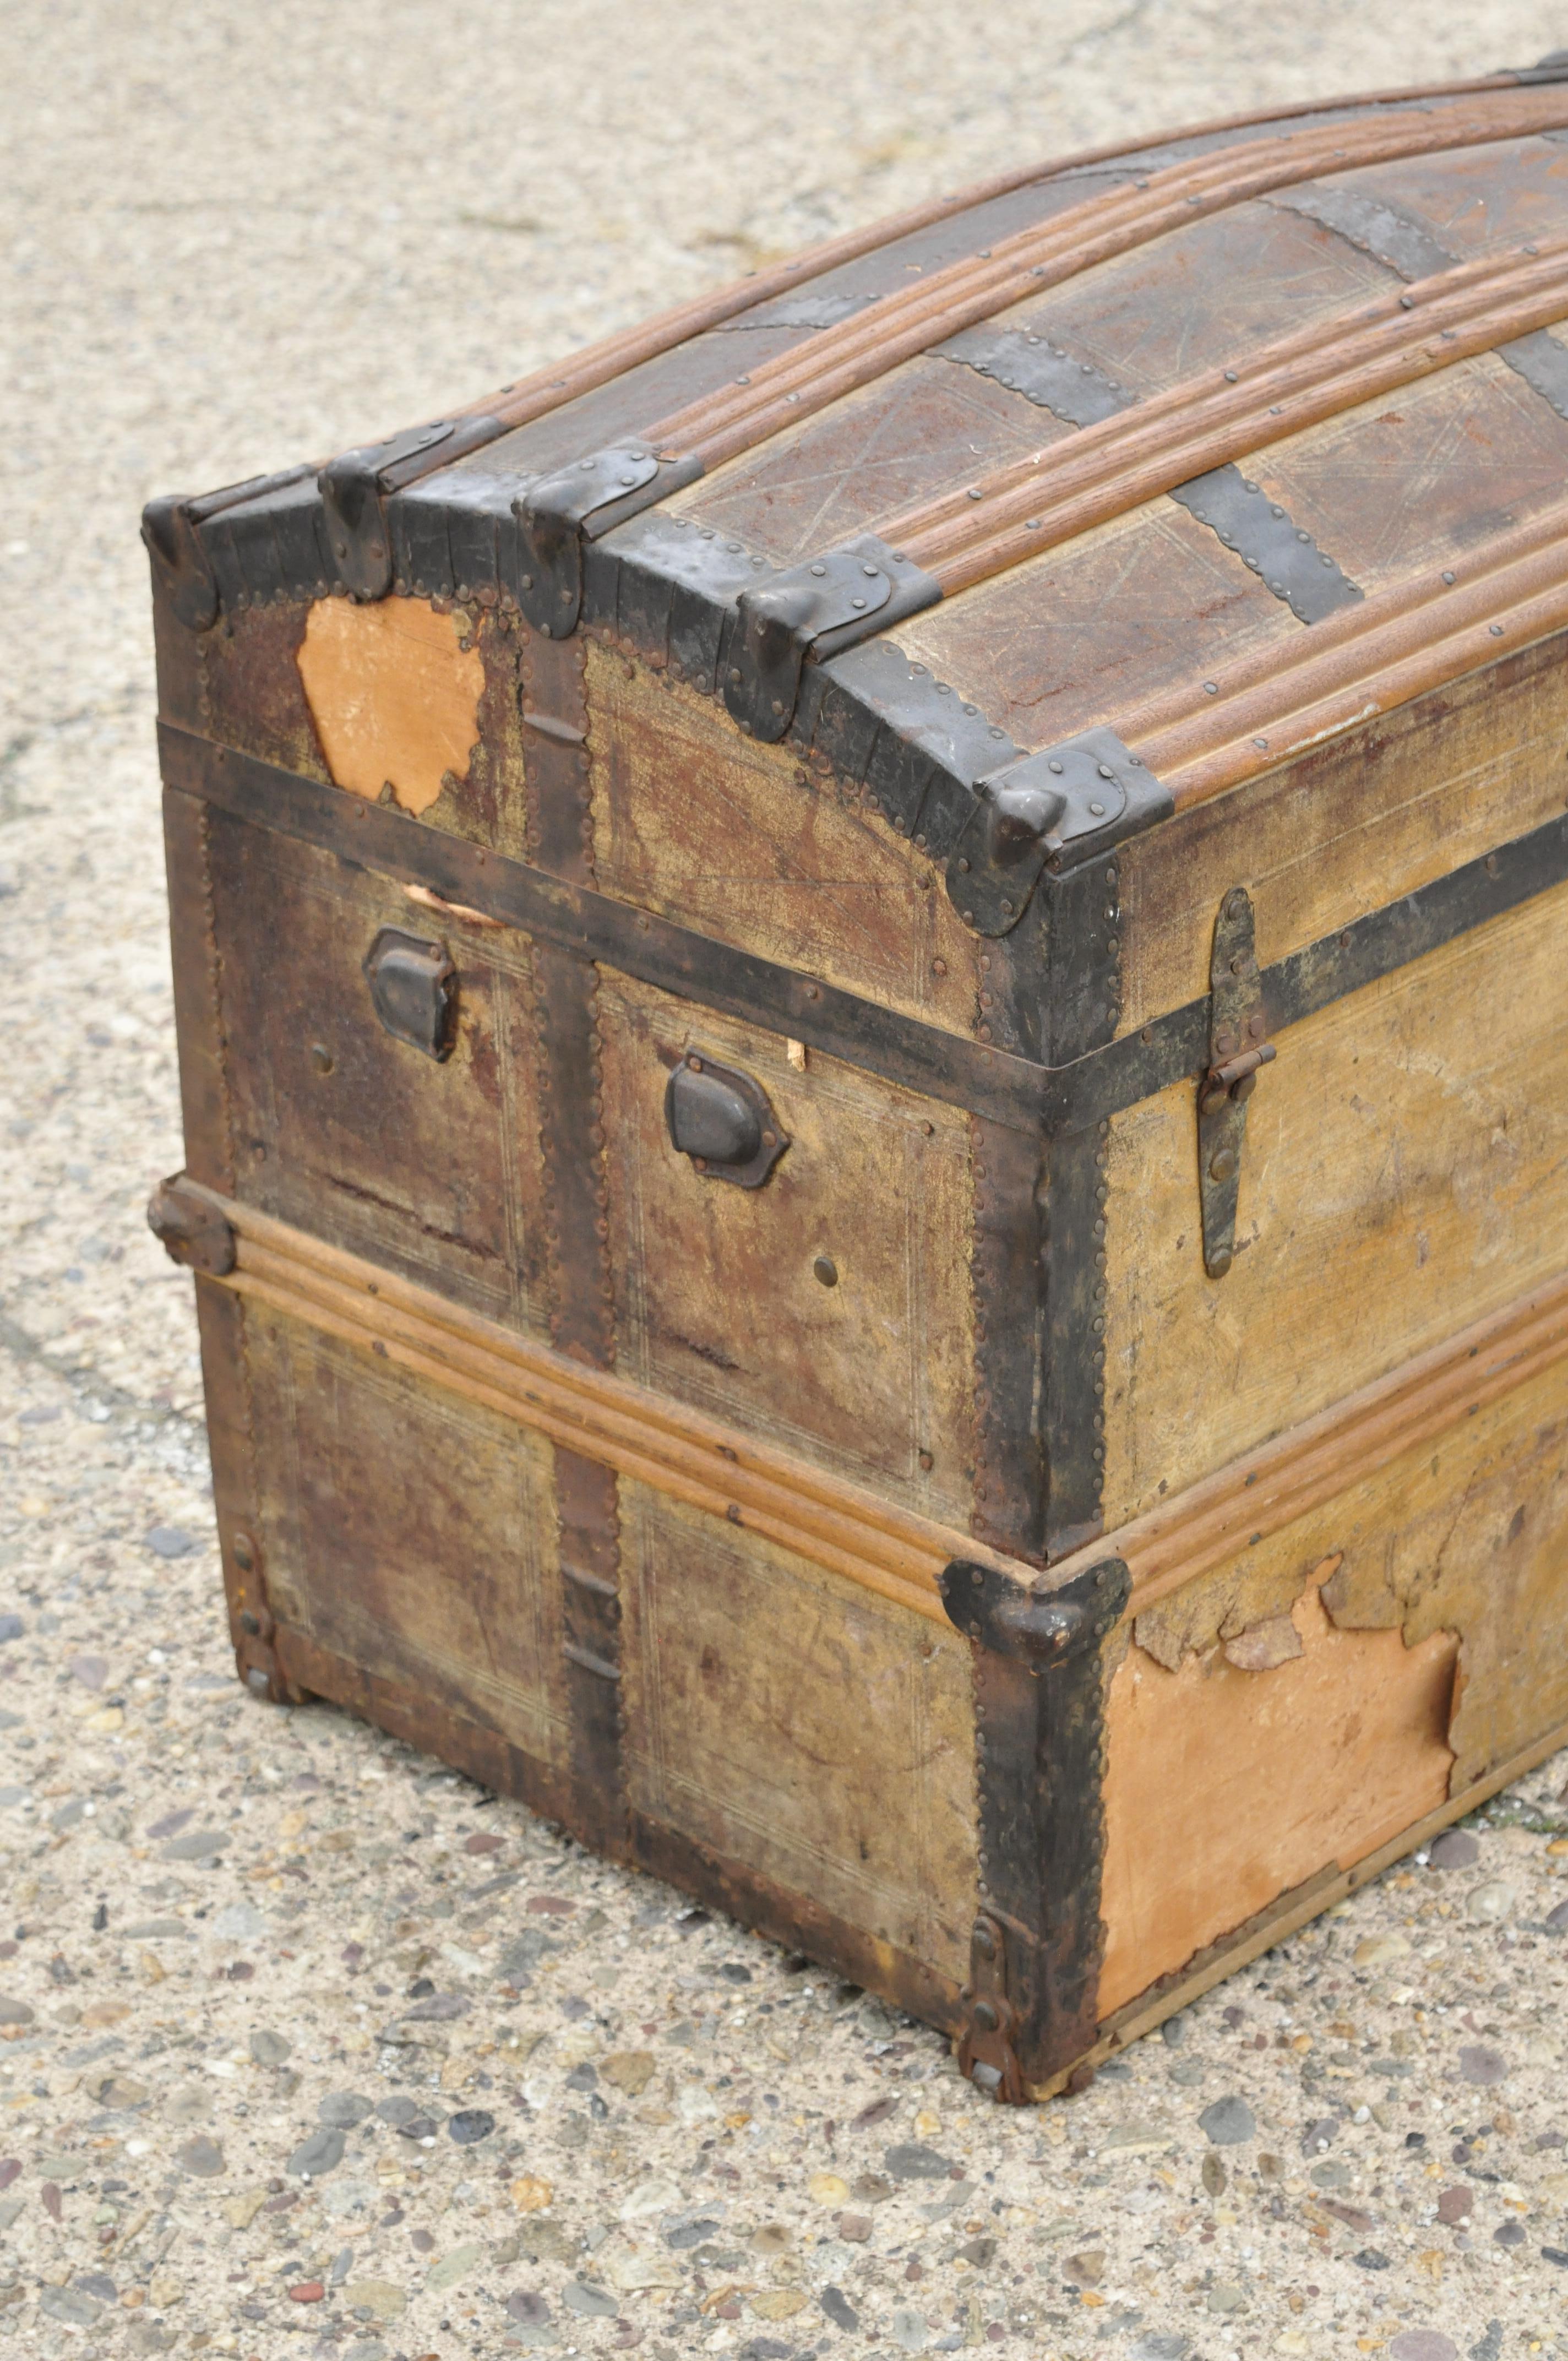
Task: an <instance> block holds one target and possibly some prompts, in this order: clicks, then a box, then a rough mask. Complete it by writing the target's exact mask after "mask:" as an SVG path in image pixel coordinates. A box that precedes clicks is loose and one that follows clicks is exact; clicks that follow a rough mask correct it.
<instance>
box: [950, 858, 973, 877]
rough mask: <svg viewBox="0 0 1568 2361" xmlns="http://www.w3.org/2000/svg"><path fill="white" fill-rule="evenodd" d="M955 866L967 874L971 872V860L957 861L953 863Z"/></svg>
mask: <svg viewBox="0 0 1568 2361" xmlns="http://www.w3.org/2000/svg"><path fill="white" fill-rule="evenodd" d="M953 866H954V868H955V869H958V870H959V871H961V872H962V873H964V874H965V875H966V876H967V874H968V873H969V862H967V861H956V862H954V863H953Z"/></svg>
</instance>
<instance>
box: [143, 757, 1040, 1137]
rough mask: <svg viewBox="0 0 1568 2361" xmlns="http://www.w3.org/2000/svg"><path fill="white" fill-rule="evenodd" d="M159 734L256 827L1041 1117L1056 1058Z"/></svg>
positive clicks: (713, 1004) (980, 1109)
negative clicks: (1007, 1046)
mask: <svg viewBox="0 0 1568 2361" xmlns="http://www.w3.org/2000/svg"><path fill="white" fill-rule="evenodd" d="M159 748H160V752H161V756H162V763H163V776H164V779H165V782H166V784H167V785H169V786H170V788H172V789H174V790H176V791H178V792H181V793H183V794H185V795H189V796H197V797H200V798H201V799H203V801H204V802H206V803H208V804H210V805H212V806H214V807H216V808H217V809H219V810H221V811H225V812H228V813H229V814H231V815H232V817H233V818H236V819H239V820H242V821H245V822H247V823H248V824H249V825H250V826H252V827H256V828H262V829H272V830H274V831H275V832H277V833H278V834H280V835H282V836H288V837H292V838H294V839H296V840H299V841H301V842H303V843H306V844H313V845H315V846H317V847H318V848H319V849H320V850H321V851H324V852H331V853H334V854H336V855H337V856H338V858H339V859H341V860H345V861H348V862H353V863H354V864H355V865H356V867H358V868H361V869H370V870H375V871H378V872H379V873H383V874H385V875H388V876H390V877H394V878H397V879H399V880H401V881H404V882H406V883H408V884H421V885H423V886H425V887H426V888H427V889H428V890H430V891H431V892H433V893H434V894H436V895H439V896H440V898H441V899H442V900H443V901H444V902H450V903H454V904H458V905H462V906H466V907H467V908H469V909H473V910H477V911H480V912H482V913H483V915H484V916H485V917H491V918H496V919H499V921H500V923H501V924H502V925H503V926H509V927H515V928H519V929H520V930H521V932H523V933H525V934H529V935H532V936H536V937H537V938H538V939H540V940H541V941H543V942H545V943H550V944H554V945H559V946H560V947H561V948H563V949H565V950H571V951H575V952H576V953H577V954H578V955H579V956H580V957H583V958H587V959H591V960H597V961H603V962H604V963H605V964H606V965H607V966H609V967H612V968H615V969H617V970H619V971H620V972H621V973H622V974H626V975H632V976H636V977H637V978H638V979H639V980H640V981H641V983H651V984H653V985H655V986H656V987H658V988H660V989H662V990H664V991H667V992H674V993H678V994H682V995H683V996H684V997H685V998H686V999H689V1000H695V1001H696V1002H697V1003H698V1004H699V1005H702V1006H704V1007H707V1008H714V1009H718V1010H719V1011H721V1012H722V1013H723V1014H725V1015H727V1016H736V1017H739V1018H740V1019H741V1021H742V1022H744V1023H750V1024H755V1025H761V1026H764V1027H767V1029H768V1030H769V1031H770V1032H773V1033H784V1034H786V1035H788V1036H789V1037H790V1038H793V1039H795V1040H799V1041H804V1042H806V1044H807V1046H808V1047H809V1048H812V1049H820V1050H821V1051H823V1052H824V1053H825V1054H826V1055H828V1056H829V1057H836V1058H841V1059H843V1060H846V1061H847V1062H848V1063H850V1064H854V1065H859V1066H862V1067H865V1068H867V1069H869V1071H872V1072H873V1073H879V1074H882V1075H883V1076H884V1077H885V1078H886V1079H887V1080H888V1081H890V1082H898V1083H902V1084H903V1085H904V1086H905V1088H906V1089H909V1090H912V1091H917V1092H922V1093H925V1094H926V1095H927V1097H930V1098H936V1099H940V1100H942V1101H944V1102H945V1103H946V1104H948V1105H952V1106H959V1107H963V1108H966V1109H967V1110H969V1111H970V1113H974V1114H979V1115H989V1116H991V1117H992V1119H993V1120H994V1121H996V1122H998V1123H1002V1124H1005V1125H1007V1126H1010V1127H1012V1128H1013V1129H1015V1130H1029V1131H1032V1130H1034V1129H1035V1128H1036V1124H1037V1109H1038V1105H1039V1099H1040V1084H1041V1082H1042V1079H1043V1077H1044V1069H1043V1068H1041V1067H1039V1066H1037V1065H1036V1064H1034V1063H1033V1062H1032V1061H1031V1060H1028V1059H1025V1058H1019V1057H1014V1056H1013V1055H1012V1054H1011V1053H1010V1052H1008V1051H1006V1050H1002V1049H986V1048H985V1047H984V1046H983V1045H982V1044H981V1043H979V1042H975V1041H970V1040H967V1039H965V1038H964V1037H963V1036H962V1035H960V1034H956V1033H945V1032H943V1031H941V1030H940V1029H939V1028H938V1027H936V1026H934V1025H925V1024H922V1023H921V1022H920V1021H919V1020H918V1019H917V1018H914V1017H907V1016H900V1015H899V1014H898V1012H897V1011H896V1010H893V1009H886V1008H881V1007H879V1006H878V1005H876V1004H875V1002H873V1001H868V1000H863V999H861V997H860V996H859V995H858V994H854V993H851V992H845V991H842V990H840V989H839V987H838V986H837V985H834V984H830V983H819V982H817V980H816V979H814V978H812V977H809V976H804V975H800V974H798V973H796V972H795V971H794V970H793V969H789V968H784V967H780V966H778V965H777V964H776V963H775V962H774V961H771V960H765V959H759V958H756V957H754V956H753V955H752V954H751V952H749V951H740V950H733V949H731V948H730V947H729V945H728V944H724V943H718V942H714V941H713V940H712V939H710V938H708V937H707V936H706V935H699V934H696V933H695V932H693V931H692V929H691V928H685V927H677V926H675V925H674V924H673V923H672V922H671V921H670V920H669V919H667V918H661V917H656V916H655V915H654V914H653V913H652V912H651V911H646V910H640V909H638V908H637V907H636V906H635V905H633V904H631V903H627V902H618V901H615V900H613V899H612V898H611V897H610V896H609V895H605V894H599V893H596V892H595V891H593V890H592V889H591V888H589V887H587V886H584V885H578V884H569V883H567V882H566V881H565V880H564V879H561V878H557V877H553V876H549V875H547V874H546V873H544V872H543V870H540V869H534V868H532V867H530V866H529V864H528V863H527V862H521V861H514V860H511V859H510V858H509V857H507V856H506V855H504V854H501V853H497V852H490V851H487V850H486V849H485V848H484V847H482V846H477V845H473V844H470V843H468V842H467V841H466V840H465V839H463V838H461V837H455V836H448V835H446V834H444V832H443V831H442V830H440V829H433V828H430V827H427V826H425V825H424V824H422V822H421V821H419V820H416V819H412V818H409V817H408V816H407V815H406V814H404V813H401V812H397V811H392V810H389V809H388V808H387V807H385V806H383V805H379V804H370V803H367V802H364V801H363V800H362V799H361V798H360V797H358V796H352V795H349V794H347V793H346V792H345V790H344V789H343V788H341V787H334V786H329V785H325V784H324V783H323V781H321V780H317V779H306V778H302V777H301V776H300V775H299V774H298V773H296V772H292V771H286V770H282V769H280V768H279V767H278V766H277V765H275V764H273V763H264V762H261V761H259V760H258V758H257V757H256V756H254V755H249V754H241V753H237V752H234V751H233V750H232V749H230V748H225V747H222V746H217V745H214V743H213V741H211V740H210V739H206V738H203V737H200V736H198V735H197V734H196V733H195V732H194V731H192V730H182V729H181V728H179V727H178V726H177V725H175V724H174V723H171V722H167V721H165V722H160V723H159Z"/></svg>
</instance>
